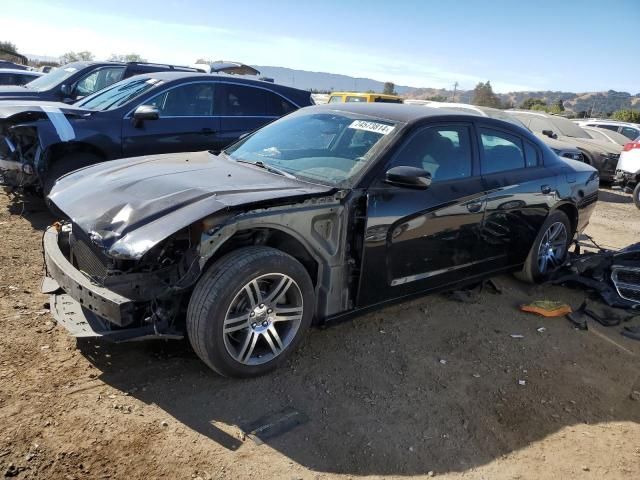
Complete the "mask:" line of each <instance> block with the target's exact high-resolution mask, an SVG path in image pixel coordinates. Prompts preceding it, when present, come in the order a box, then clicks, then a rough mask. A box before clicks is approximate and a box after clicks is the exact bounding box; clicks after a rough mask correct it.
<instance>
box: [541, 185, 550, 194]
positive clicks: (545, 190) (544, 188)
mask: <svg viewBox="0 0 640 480" xmlns="http://www.w3.org/2000/svg"><path fill="white" fill-rule="evenodd" d="M540 191H541V192H542V193H544V194H545V195H549V194H550V193H551V186H549V185H541V186H540Z"/></svg>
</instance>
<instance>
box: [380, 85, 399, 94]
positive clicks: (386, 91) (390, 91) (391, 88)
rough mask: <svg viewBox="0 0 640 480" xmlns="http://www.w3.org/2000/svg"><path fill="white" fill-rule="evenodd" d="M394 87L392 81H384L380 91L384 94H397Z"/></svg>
mask: <svg viewBox="0 0 640 480" xmlns="http://www.w3.org/2000/svg"><path fill="white" fill-rule="evenodd" d="M395 89H396V86H395V84H394V83H393V82H384V89H383V90H382V93H384V94H385V95H397V93H396V91H395Z"/></svg>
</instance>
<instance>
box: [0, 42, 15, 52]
mask: <svg viewBox="0 0 640 480" xmlns="http://www.w3.org/2000/svg"><path fill="white" fill-rule="evenodd" d="M0 50H4V51H5V52H9V53H18V49H17V48H16V44H15V43H12V42H0Z"/></svg>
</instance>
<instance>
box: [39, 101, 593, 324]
mask: <svg viewBox="0 0 640 480" xmlns="http://www.w3.org/2000/svg"><path fill="white" fill-rule="evenodd" d="M347 112H348V113H350V114H357V115H366V116H367V117H368V118H372V119H380V120H381V121H389V122H396V123H395V127H394V130H393V133H392V134H390V135H389V137H388V138H389V141H388V142H387V143H385V144H384V145H383V146H381V147H380V148H379V149H378V150H376V151H375V154H374V156H373V160H371V162H370V163H369V164H368V166H367V168H366V169H364V170H363V171H362V172H361V174H359V175H358V176H357V177H356V178H355V179H354V181H353V183H351V184H349V185H339V186H326V185H319V184H316V183H309V182H308V181H302V180H298V179H292V178H286V177H285V176H282V175H278V174H276V173H272V172H268V171H265V170H263V169H260V168H258V167H256V166H251V165H245V164H239V163H235V161H234V160H232V159H230V158H227V157H226V156H225V155H224V154H223V155H222V156H214V155H211V154H208V153H198V154H175V155H165V156H160V157H148V158H141V159H138V160H136V161H134V162H133V164H132V162H131V161H130V160H126V159H125V160H119V161H116V162H112V163H110V164H104V165H101V166H94V167H89V168H87V169H84V170H81V171H78V172H75V173H72V174H70V175H69V176H66V177H63V178H62V179H60V181H59V182H58V183H57V184H56V186H55V187H54V189H53V191H52V193H51V195H50V197H49V200H50V201H51V203H52V204H54V205H55V207H56V208H57V209H59V210H61V211H62V212H64V213H65V214H66V215H67V216H68V217H69V218H70V219H71V226H70V227H68V229H69V230H70V231H71V232H75V233H72V235H74V236H77V237H78V238H80V239H81V240H82V244H83V245H82V249H85V250H87V249H88V250H90V251H91V252H92V253H91V258H92V259H93V260H96V259H98V260H97V262H96V261H94V262H93V263H91V262H85V264H84V266H83V265H77V266H76V267H74V268H78V269H80V270H83V269H84V271H85V272H88V270H89V269H90V267H91V265H97V266H98V267H97V272H96V273H94V274H91V273H87V276H89V277H90V278H92V279H93V280H94V281H95V282H96V284H97V285H102V286H104V285H105V284H106V283H108V282H117V283H118V287H117V289H116V288H114V291H116V292H117V293H118V294H120V295H124V296H125V297H127V296H129V297H131V296H133V294H134V293H135V295H137V296H138V297H137V298H139V299H140V303H139V304H138V305H137V306H136V308H138V309H140V308H141V309H143V310H144V311H145V312H146V313H145V315H147V317H146V318H152V319H154V318H155V319H157V320H158V322H160V321H161V318H160V317H161V316H162V315H160V314H158V312H154V311H153V309H152V308H151V307H150V305H151V303H153V302H155V303H154V304H157V303H158V302H159V303H162V302H165V303H169V304H172V305H174V308H175V302H178V301H179V300H177V298H178V297H179V296H180V295H183V296H182V297H180V298H181V299H182V300H180V301H184V298H185V296H186V297H187V298H188V296H189V292H190V291H191V289H192V288H193V285H194V284H195V283H196V282H197V280H198V278H199V276H200V274H201V273H202V272H203V271H204V270H205V269H206V268H207V267H208V266H209V265H210V264H211V263H212V262H213V261H215V260H216V259H217V258H220V256H222V255H224V254H225V253H227V252H229V251H231V250H233V249H235V248H239V247H241V246H246V245H267V246H273V247H274V248H278V249H281V250H283V251H285V252H286V253H289V254H290V255H292V256H294V257H295V258H297V259H298V260H299V261H300V262H301V263H302V264H303V265H304V266H305V267H306V268H307V269H308V271H309V274H310V276H311V278H312V280H313V283H314V286H315V293H316V305H315V318H316V320H317V321H319V322H324V321H329V320H334V319H338V318H343V317H346V316H350V315H353V314H355V313H358V312H363V311H366V310H368V309H370V308H373V307H376V306H378V305H381V304H384V303H387V302H390V301H397V300H399V299H402V298H406V297H409V296H413V295H419V294H423V293H425V292H428V291H433V290H438V289H442V288H448V287H451V286H453V285H457V284H460V283H463V282H468V281H472V280H474V279H479V278H482V277H485V276H487V275H491V274H494V273H497V272H503V271H510V270H514V269H516V268H519V267H520V266H521V265H522V264H523V262H524V261H525V259H526V257H527V254H528V252H529V250H530V249H531V246H532V244H533V242H534V240H535V238H536V236H537V235H538V232H539V230H540V227H541V225H542V224H543V223H544V221H545V219H546V218H547V217H548V216H549V214H550V212H553V211H555V210H558V209H560V210H562V211H564V212H565V213H566V214H567V216H568V217H569V219H570V221H571V223H572V227H573V228H572V229H573V231H574V233H577V232H581V231H582V230H583V229H584V228H585V226H586V225H587V223H588V220H589V216H590V215H591V212H592V210H593V208H594V206H595V202H596V200H597V191H598V174H597V171H596V170H595V169H593V168H592V167H590V166H588V165H585V164H583V163H580V162H574V161H567V160H563V159H560V158H558V157H557V156H556V155H555V154H554V153H553V152H552V151H551V150H550V149H549V148H548V147H546V146H545V145H544V144H543V143H542V142H541V141H540V140H539V139H537V138H536V137H535V136H534V135H533V134H531V132H529V131H527V130H525V129H523V128H520V127H517V126H515V125H513V124H508V123H507V122H503V121H500V120H493V119H489V118H481V117H477V116H470V115H460V114H451V113H445V112H443V111H442V110H434V109H428V108H425V107H412V106H407V105H386V104H370V105H358V104H344V105H326V106H317V107H313V108H309V109H304V110H301V111H298V112H295V113H292V114H291V115H290V116H289V117H287V118H288V119H289V120H290V119H291V118H296V117H302V116H305V115H314V114H316V113H328V114H333V113H335V114H341V113H347ZM286 120H287V119H283V120H281V121H279V122H276V123H275V124H274V127H273V128H275V125H276V124H277V123H280V122H284V121H286ZM441 126H445V127H447V128H450V127H451V126H453V127H452V128H459V129H464V131H465V132H467V133H468V134H469V139H470V142H471V143H470V146H471V152H472V153H471V154H470V155H471V157H470V158H471V159H472V165H471V166H470V170H469V174H468V175H467V177H465V178H463V179H460V178H454V179H451V180H446V179H445V180H442V181H438V173H436V176H435V177H434V178H435V181H433V182H432V184H431V185H430V186H429V187H428V188H426V189H414V188H408V187H404V186H400V185H398V184H391V183H389V182H388V181H386V180H385V172H386V171H387V169H388V168H389V166H391V165H394V162H397V159H398V158H399V159H401V160H402V159H403V158H404V157H403V155H404V153H403V152H405V150H404V148H405V147H406V145H407V144H409V142H410V141H411V139H412V138H413V136H414V135H415V134H419V133H420V132H422V131H424V130H425V129H431V128H437V127H441ZM266 128H267V129H269V128H272V127H266ZM487 129H491V131H495V132H504V133H505V134H507V135H511V136H512V137H513V138H517V139H518V141H521V142H523V145H524V144H525V143H526V145H527V146H528V147H529V150H530V152H531V157H529V156H527V158H528V159H530V160H531V162H530V165H529V166H528V167H526V168H524V167H523V168H519V169H515V170H508V171H502V172H496V173H490V174H489V173H488V174H483V169H484V168H485V160H486V159H485V158H484V155H486V154H485V153H483V152H484V150H483V149H482V145H481V144H480V143H479V142H480V140H479V138H480V135H479V134H478V132H480V131H486V130H487ZM460 131H462V130H460ZM255 135H260V131H259V132H258V133H256V134H255ZM407 158H408V159H409V160H410V159H411V158H412V157H411V156H409V157H407ZM527 161H528V162H529V160H527ZM443 172H444V171H443ZM442 175H443V177H442V178H444V173H442ZM49 234H50V235H53V236H56V235H57V239H56V240H55V241H54V240H51V241H50V242H49V245H54V246H50V247H45V258H46V261H47V265H49V263H50V262H51V261H52V260H51V258H52V257H53V256H55V253H56V251H57V249H58V248H59V249H61V250H63V251H67V255H68V256H70V257H73V256H74V253H73V247H72V248H71V251H68V250H69V247H68V240H66V239H65V238H66V237H68V236H69V233H68V232H67V233H65V232H64V231H61V232H59V233H57V234H56V233H55V232H50V233H49ZM180 242H182V243H181V245H182V247H177V246H176V245H178V244H180ZM47 249H51V250H52V254H51V255H50V254H49V253H48V252H47ZM65 249H66V250H65ZM176 251H179V252H180V253H179V254H176V255H173V256H172V255H171V254H170V252H176ZM167 255H168V257H167ZM167 258H171V259H170V260H167ZM80 260H82V259H80ZM80 263H82V262H80ZM163 268H166V269H169V270H172V271H173V273H171V274H167V275H168V277H169V278H173V280H172V281H171V282H169V283H166V284H161V285H163V286H164V291H162V292H159V291H158V281H157V277H154V275H158V274H157V273H154V272H159V271H160V270H162V269H163ZM145 271H148V272H149V273H147V274H145V273H144V272H145ZM114 272H118V274H117V275H114ZM62 275H63V276H64V273H62ZM144 275H148V278H147V279H146V280H143V277H144ZM134 277H135V280H133V278H134ZM127 278H131V279H132V280H131V281H127ZM54 279H55V277H54ZM58 283H59V284H62V283H63V282H60V281H58ZM127 285H128V286H127ZM134 285H135V286H136V288H134V287H133V286H134ZM144 292H146V294H145V293H144ZM67 294H70V295H76V296H75V297H74V298H75V300H76V301H78V302H81V303H82V304H86V302H87V301H89V300H91V298H94V297H95V295H100V292H98V291H96V292H92V293H91V296H89V295H88V294H87V293H86V292H84V293H81V294H77V293H76V294H73V293H70V292H69V291H67ZM179 294H180V295H179ZM101 298H102V297H101ZM150 298H152V299H153V302H151V300H150ZM105 301H106V300H105ZM172 302H173V303H172ZM141 315H142V314H141V313H140V312H139V311H138V313H136V314H131V315H130V316H129V317H127V318H125V319H123V318H117V319H112V318H109V317H108V316H107V315H103V318H106V319H107V320H109V321H111V322H112V323H113V324H114V325H120V326H121V325H133V326H139V325H140V319H141ZM153 321H155V320H153ZM114 328H115V327H114Z"/></svg>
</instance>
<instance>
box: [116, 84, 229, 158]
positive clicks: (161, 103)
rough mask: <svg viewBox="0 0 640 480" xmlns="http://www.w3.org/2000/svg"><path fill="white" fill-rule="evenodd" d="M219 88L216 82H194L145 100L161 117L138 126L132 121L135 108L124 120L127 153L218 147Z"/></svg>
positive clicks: (136, 153)
mask: <svg viewBox="0 0 640 480" xmlns="http://www.w3.org/2000/svg"><path fill="white" fill-rule="evenodd" d="M215 91H216V83H215V82H190V83H186V84H182V85H178V86H175V87H173V88H170V89H168V90H165V91H163V92H162V93H159V94H158V95H156V96H154V97H152V98H151V99H149V100H147V101H145V102H144V104H145V105H152V106H154V107H156V108H157V109H158V111H159V113H160V118H159V119H157V120H146V121H144V122H143V123H141V124H139V125H137V126H136V125H135V124H134V123H133V122H132V121H131V116H132V115H133V111H131V112H129V113H128V114H127V115H126V116H125V118H124V119H123V124H122V137H123V138H122V148H123V154H124V156H131V157H133V156H139V155H151V154H156V153H172V152H196V151H201V150H218V149H219V148H220V145H221V140H220V118H219V117H217V116H216V112H215V109H214V96H215ZM136 108H137V106H136ZM134 110H135V109H134Z"/></svg>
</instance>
